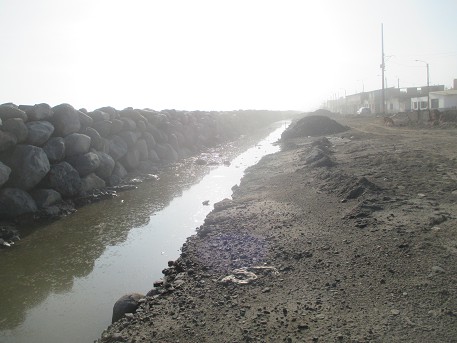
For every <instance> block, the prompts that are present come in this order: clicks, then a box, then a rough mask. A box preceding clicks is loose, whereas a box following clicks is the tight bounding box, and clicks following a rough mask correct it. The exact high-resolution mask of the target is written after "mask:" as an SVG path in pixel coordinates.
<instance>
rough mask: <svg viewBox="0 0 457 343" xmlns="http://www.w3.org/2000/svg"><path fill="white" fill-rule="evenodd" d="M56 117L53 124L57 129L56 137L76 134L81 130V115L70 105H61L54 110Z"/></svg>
mask: <svg viewBox="0 0 457 343" xmlns="http://www.w3.org/2000/svg"><path fill="white" fill-rule="evenodd" d="M52 110H53V112H54V115H53V116H52V120H51V123H52V124H54V127H55V133H54V135H55V136H58V137H65V136H67V135H69V134H71V133H76V132H78V131H79V130H80V129H81V122H80V121H79V114H78V113H77V111H76V110H75V109H74V108H73V106H71V105H69V104H61V105H57V106H55V107H53V108H52Z"/></svg>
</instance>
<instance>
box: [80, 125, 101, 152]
mask: <svg viewBox="0 0 457 343" xmlns="http://www.w3.org/2000/svg"><path fill="white" fill-rule="evenodd" d="M83 134H85V135H86V136H89V137H90V147H91V148H93V149H95V150H103V145H104V142H103V139H102V137H101V136H100V134H99V133H98V131H97V130H95V129H94V128H92V127H87V128H86V129H85V130H84V131H83Z"/></svg>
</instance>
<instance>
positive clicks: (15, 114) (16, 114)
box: [0, 104, 27, 122]
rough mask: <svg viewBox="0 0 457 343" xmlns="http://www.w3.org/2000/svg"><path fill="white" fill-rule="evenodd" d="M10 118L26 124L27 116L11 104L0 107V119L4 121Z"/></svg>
mask: <svg viewBox="0 0 457 343" xmlns="http://www.w3.org/2000/svg"><path fill="white" fill-rule="evenodd" d="M11 118H20V119H22V120H23V121H24V122H26V121H27V114H26V113H25V112H24V111H22V110H20V109H19V108H18V107H17V106H15V105H13V104H3V105H0V119H2V120H3V121H6V120H8V119H11Z"/></svg>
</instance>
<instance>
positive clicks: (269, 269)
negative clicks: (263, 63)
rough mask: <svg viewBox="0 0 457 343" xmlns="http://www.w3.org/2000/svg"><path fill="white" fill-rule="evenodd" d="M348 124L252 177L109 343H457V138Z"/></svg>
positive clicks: (304, 142)
mask: <svg viewBox="0 0 457 343" xmlns="http://www.w3.org/2000/svg"><path fill="white" fill-rule="evenodd" d="M338 121H340V122H341V123H343V124H345V125H348V126H350V127H351V128H352V129H351V130H349V131H346V132H344V133H340V134H335V135H331V136H327V139H322V138H320V139H319V138H308V137H303V138H295V139H293V140H289V141H286V142H283V150H282V151H281V152H280V153H277V154H275V155H270V156H267V157H266V158H264V159H263V160H262V161H261V162H260V163H259V164H258V165H257V166H255V167H253V168H251V169H249V171H248V173H247V175H246V176H245V177H244V178H243V180H242V182H241V185H240V187H239V188H237V189H235V191H234V196H233V200H227V201H223V202H222V203H219V204H217V205H216V208H215V210H214V211H213V212H212V213H211V214H210V215H209V216H208V217H207V219H206V221H205V224H204V225H203V226H202V227H200V229H199V230H198V231H199V233H198V234H197V235H195V236H193V237H191V238H189V239H188V241H187V243H186V245H185V246H184V247H183V254H182V256H181V257H180V258H179V259H178V260H177V261H175V262H174V263H173V264H172V263H170V265H171V267H170V268H168V269H166V270H165V271H164V272H165V274H166V276H165V280H164V283H163V284H162V285H161V287H158V288H156V289H155V290H154V291H153V292H151V294H150V295H151V296H148V297H146V301H145V302H144V303H143V304H142V305H141V306H140V308H139V311H138V312H137V313H136V314H134V315H129V316H128V317H125V318H123V319H121V320H119V321H118V322H117V323H115V324H114V325H112V326H111V327H110V328H109V329H108V330H107V331H106V332H104V333H103V335H102V338H101V339H100V341H101V342H143V341H146V342H456V341H457V225H456V223H457V222H456V201H457V191H456V190H457V168H456V167H457V130H441V129H437V128H434V129H417V128H405V127H402V128H398V127H385V126H383V125H382V123H381V121H380V120H379V119H376V118H345V119H338ZM322 153H323V154H324V155H325V156H324V157H325V161H324V160H322V159H319V158H316V156H317V155H319V154H322ZM321 157H322V156H321ZM322 161H324V162H325V163H324V162H322ZM154 294H155V295H154ZM107 315H109V314H107Z"/></svg>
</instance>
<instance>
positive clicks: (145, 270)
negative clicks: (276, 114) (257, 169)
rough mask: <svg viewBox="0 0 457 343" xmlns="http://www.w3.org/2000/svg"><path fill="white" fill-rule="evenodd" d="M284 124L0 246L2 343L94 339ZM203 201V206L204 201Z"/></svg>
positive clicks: (269, 147)
mask: <svg viewBox="0 0 457 343" xmlns="http://www.w3.org/2000/svg"><path fill="white" fill-rule="evenodd" d="M287 124H288V122H287V123H286V122H282V123H277V124H276V125H275V126H272V127H270V128H269V130H265V131H262V132H259V133H257V134H255V135H253V136H252V137H244V138H242V139H240V140H239V141H237V142H236V143H233V144H227V145H225V146H221V147H219V148H217V149H215V150H213V151H210V152H208V153H207V154H205V155H203V156H201V157H202V158H204V159H208V160H212V159H213V160H218V161H219V162H221V161H223V160H229V161H231V164H230V166H228V165H224V164H219V165H214V166H210V165H204V166H201V165H198V164H196V163H195V158H194V159H189V160H186V161H184V162H182V163H180V164H177V165H174V166H170V167H168V168H166V169H164V170H163V171H161V173H160V179H159V180H157V181H150V182H145V183H142V184H140V185H139V186H138V189H136V190H132V191H127V192H123V193H120V194H119V196H118V197H116V198H114V199H112V200H106V201H102V202H99V203H96V204H92V205H89V206H85V207H83V208H81V209H79V210H78V211H77V212H76V213H75V214H73V215H71V216H68V217H66V218H63V219H61V220H58V221H55V222H53V223H47V224H41V225H39V226H37V227H33V228H23V229H22V232H23V235H24V233H25V235H24V237H23V239H22V240H21V241H19V242H18V243H17V244H16V245H15V246H14V247H13V248H10V249H3V250H2V251H0V342H4V343H6V342H15V343H16V342H24V343H25V342H27V343H28V342H34V343H40V342H43V343H44V342H46V343H53V342H75V343H76V342H78V343H80V342H92V341H94V340H95V339H97V338H98V337H99V336H100V334H101V332H102V331H103V330H104V329H105V328H106V327H107V326H108V325H109V324H110V322H111V311H112V307H113V304H114V302H115V301H116V300H117V299H118V298H119V297H120V296H121V295H123V294H125V293H131V292H139V293H143V294H145V293H147V292H148V291H149V290H150V289H151V288H152V284H153V282H154V281H155V280H157V279H159V278H160V277H161V276H162V274H161V271H162V269H164V268H165V267H166V265H167V261H169V260H174V259H176V258H177V257H178V256H179V253H180V248H181V246H182V244H183V243H184V242H185V240H186V238H187V237H189V236H190V235H192V234H194V233H195V228H196V227H198V226H200V225H201V224H202V223H203V220H204V218H205V217H206V215H207V214H208V213H209V212H210V211H211V210H212V208H213V204H214V203H215V202H218V201H220V200H222V199H224V198H229V197H230V196H231V193H232V191H231V188H232V186H234V185H235V184H239V182H240V179H241V177H242V175H243V173H244V171H245V169H246V168H247V167H249V166H251V165H254V164H256V163H257V162H258V161H259V160H260V158H261V157H262V156H265V155H267V154H270V153H274V152H276V151H277V150H278V149H279V147H278V146H276V145H273V143H274V142H276V141H277V140H278V139H279V137H280V135H281V133H282V131H283V130H284V128H285V127H286V125H287ZM207 200H208V201H209V205H208V206H205V205H203V204H202V202H204V201H207Z"/></svg>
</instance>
